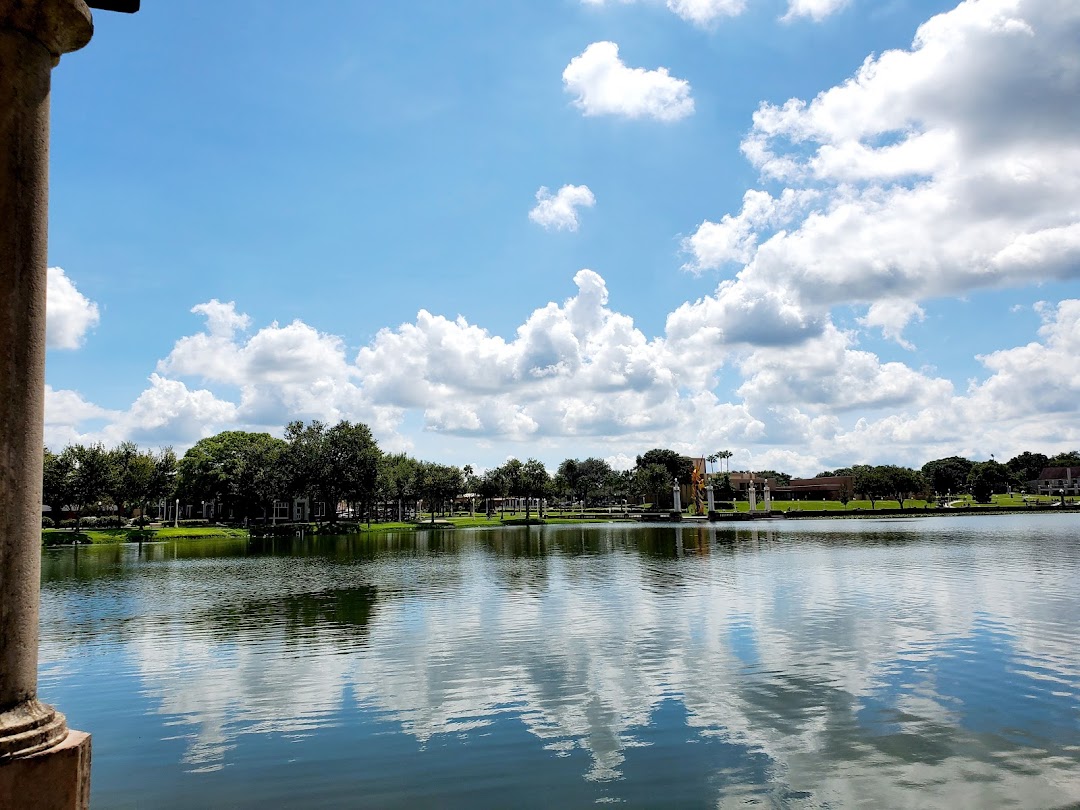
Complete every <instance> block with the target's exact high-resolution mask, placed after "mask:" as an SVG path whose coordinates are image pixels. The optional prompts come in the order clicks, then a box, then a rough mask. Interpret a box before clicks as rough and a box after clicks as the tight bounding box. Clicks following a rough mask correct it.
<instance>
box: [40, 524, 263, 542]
mask: <svg viewBox="0 0 1080 810" xmlns="http://www.w3.org/2000/svg"><path fill="white" fill-rule="evenodd" d="M247 536H248V533H247V530H246V529H229V528H225V527H224V526H210V527H206V528H202V527H198V528H185V527H183V526H181V527H179V528H171V527H169V528H163V529H134V528H132V529H83V530H81V531H79V532H78V533H75V532H73V531H71V530H69V529H43V530H42V532H41V540H42V543H43V544H44V545H66V544H68V543H71V542H73V541H74V540H75V539H76V538H78V540H79V542H80V543H86V542H90V543H93V544H96V545H106V544H115V543H136V542H138V541H139V539H140V537H141V538H142V540H143V542H153V541H155V540H203V539H215V540H222V539H228V540H241V539H245V538H246V537H247Z"/></svg>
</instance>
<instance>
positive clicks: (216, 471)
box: [176, 430, 277, 516]
mask: <svg viewBox="0 0 1080 810" xmlns="http://www.w3.org/2000/svg"><path fill="white" fill-rule="evenodd" d="M273 441H277V440H274V439H272V437H271V436H270V435H269V434H268V433H248V432H246V431H242V430H227V431H225V432H223V433H218V434H217V435H216V436H210V437H208V438H206V439H200V440H199V441H198V442H196V443H195V444H194V446H192V448H191V449H190V450H188V451H187V452H186V453H185V454H184V457H183V458H182V459H180V462H179V463H178V465H177V476H176V482H177V486H176V489H177V495H178V496H179V497H180V498H181V499H183V500H186V501H212V502H214V503H217V504H220V506H221V511H222V512H223V513H225V514H227V513H228V511H229V510H230V508H232V509H235V510H237V511H238V512H239V513H240V514H241V515H244V516H246V515H247V512H248V509H249V506H250V504H249V501H248V498H249V495H248V490H247V489H246V486H244V485H242V484H241V481H242V480H244V481H245V484H246V483H247V482H248V481H250V478H251V473H250V471H248V472H247V473H245V471H244V470H243V467H244V464H245V460H246V459H250V457H251V454H252V453H253V452H255V451H254V450H253V445H258V444H262V443H267V442H273ZM245 475H246V478H244V476H245Z"/></svg>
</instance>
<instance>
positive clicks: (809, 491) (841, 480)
mask: <svg viewBox="0 0 1080 810" xmlns="http://www.w3.org/2000/svg"><path fill="white" fill-rule="evenodd" d="M845 496H846V497H847V498H848V499H851V498H854V497H855V477H854V476H851V475H828V476H823V477H822V478H792V479H791V483H790V484H788V485H787V486H783V487H777V488H776V489H775V491H774V494H773V497H774V498H776V499H777V500H791V501H842V500H844V498H845Z"/></svg>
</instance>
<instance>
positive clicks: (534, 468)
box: [521, 458, 551, 522]
mask: <svg viewBox="0 0 1080 810" xmlns="http://www.w3.org/2000/svg"><path fill="white" fill-rule="evenodd" d="M550 481H551V479H550V476H549V475H548V471H547V469H546V468H545V467H544V465H543V463H542V462H540V461H538V460H537V459H535V458H530V459H529V460H528V461H526V462H525V463H524V464H523V465H522V466H521V493H522V495H524V497H525V521H526V522H528V520H529V502H530V501H531V500H532V499H533V498H537V499H538V502H537V510H538V511H539V512H540V514H539V517H541V518H543V516H544V515H543V511H542V506H541V502H542V499H543V497H544V495H546V494H547V491H548V485H549V484H550Z"/></svg>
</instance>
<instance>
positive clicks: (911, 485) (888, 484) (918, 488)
mask: <svg viewBox="0 0 1080 810" xmlns="http://www.w3.org/2000/svg"><path fill="white" fill-rule="evenodd" d="M877 470H878V472H879V474H880V475H881V477H882V479H883V480H884V482H885V494H886V495H891V496H892V497H894V498H895V499H896V500H897V502H898V503H899V504H900V508H901V509H903V508H904V501H905V500H907V499H909V498H911V497H912V496H914V495H916V494H918V493H920V492H923V491H924V490H925V489H926V479H924V478H923V475H922V473H921V472H919V471H918V470H912V469H910V468H909V467H897V466H895V465H893V464H886V465H884V466H881V467H878V468H877Z"/></svg>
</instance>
